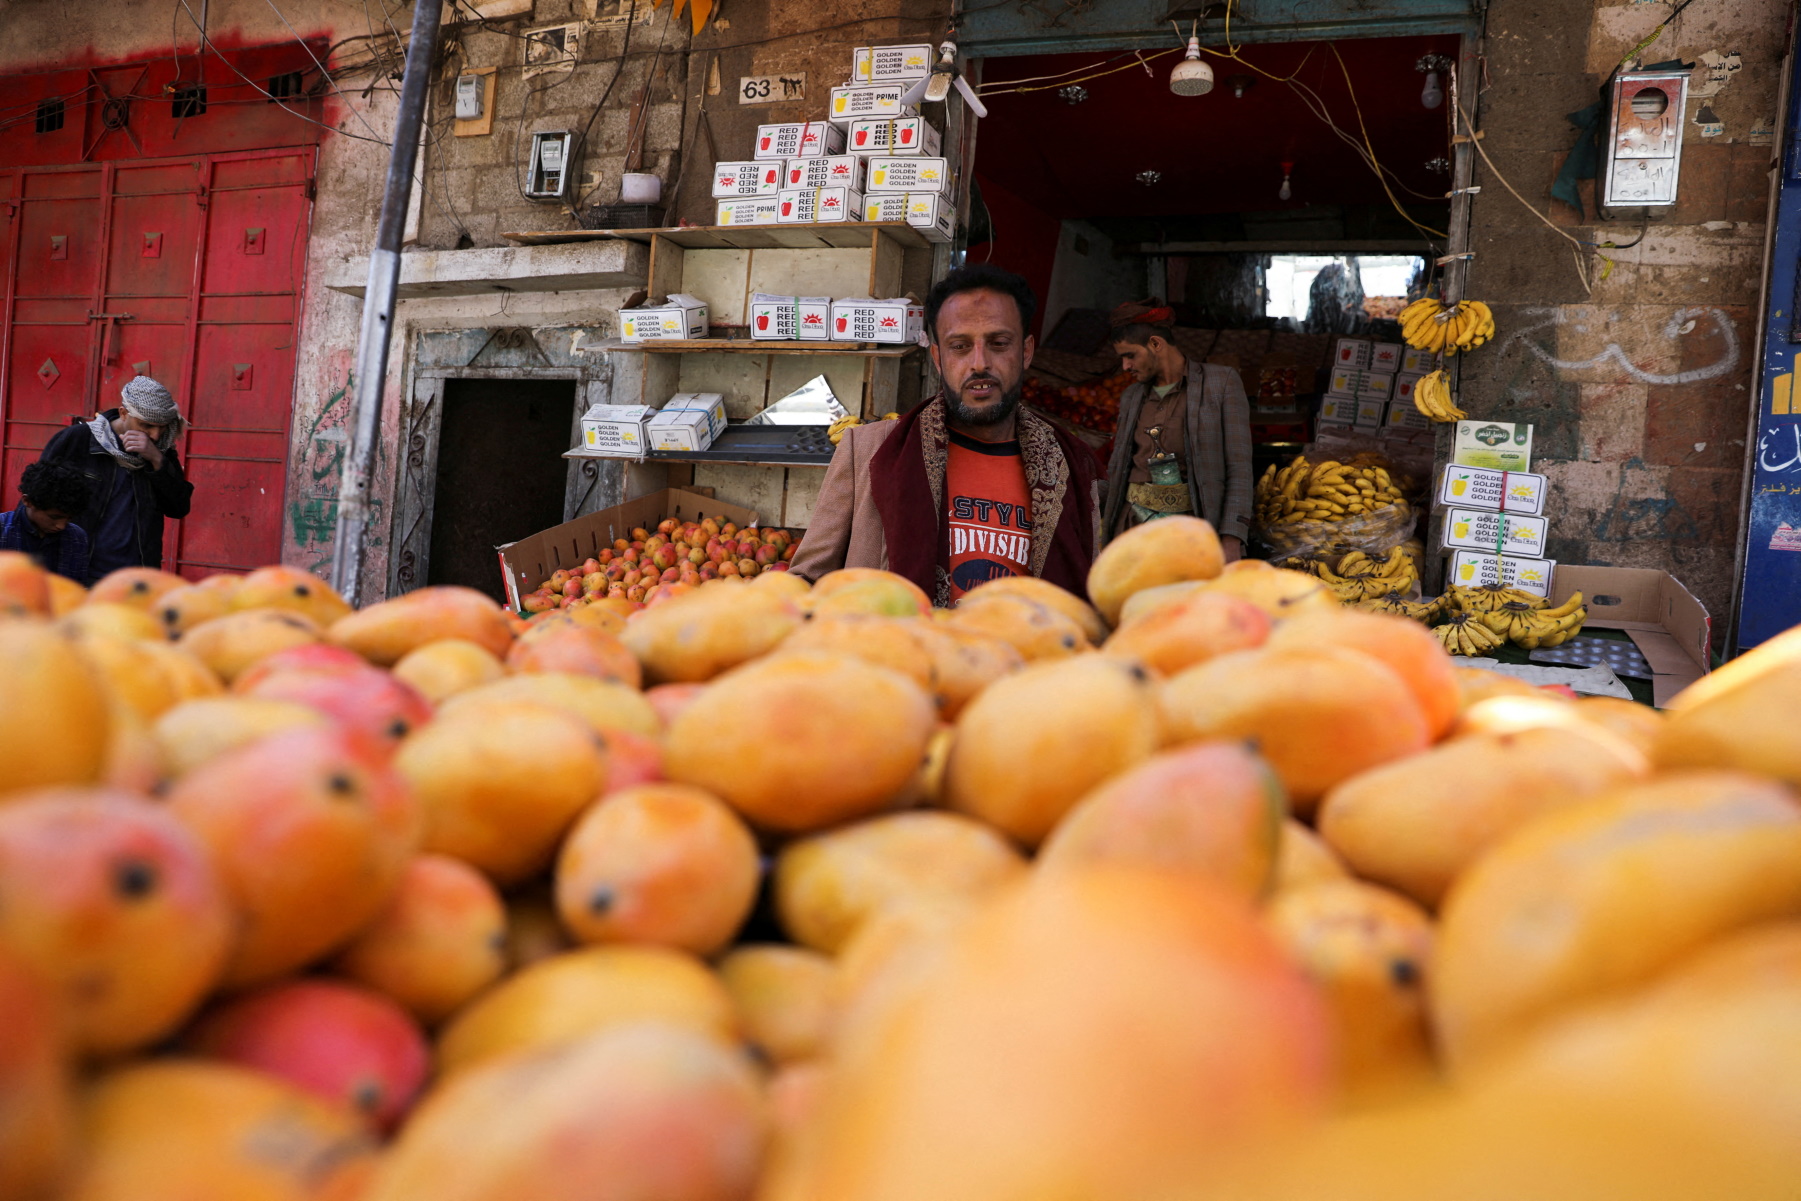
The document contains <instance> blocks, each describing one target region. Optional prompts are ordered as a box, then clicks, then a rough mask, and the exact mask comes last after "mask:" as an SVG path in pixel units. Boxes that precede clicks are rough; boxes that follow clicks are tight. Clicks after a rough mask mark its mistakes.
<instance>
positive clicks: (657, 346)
mask: <svg viewBox="0 0 1801 1201" xmlns="http://www.w3.org/2000/svg"><path fill="white" fill-rule="evenodd" d="M600 349H603V350H635V351H642V352H644V353H645V354H854V355H862V356H864V357H865V358H872V359H900V358H905V357H906V356H907V355H910V354H912V353H913V352H914V351H916V350H922V349H924V348H923V347H921V346H919V345H918V344H917V343H913V342H908V343H906V344H905V345H894V346H891V345H880V344H873V343H867V342H776V341H770V340H765V341H761V342H758V341H753V340H751V339H749V338H654V339H652V340H651V341H649V342H603V343H601V344H600Z"/></svg>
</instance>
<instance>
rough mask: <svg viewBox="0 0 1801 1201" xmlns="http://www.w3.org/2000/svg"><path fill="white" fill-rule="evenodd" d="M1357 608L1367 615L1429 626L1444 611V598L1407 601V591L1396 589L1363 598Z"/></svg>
mask: <svg viewBox="0 0 1801 1201" xmlns="http://www.w3.org/2000/svg"><path fill="white" fill-rule="evenodd" d="M1357 608H1359V609H1362V610H1364V611H1365V612H1368V613H1386V614H1389V615H1390V616H1394V617H1409V618H1412V619H1413V620H1414V621H1419V622H1424V623H1425V624H1426V625H1431V624H1432V623H1433V622H1435V621H1437V620H1438V619H1439V617H1440V616H1441V615H1442V614H1443V613H1444V611H1445V598H1444V597H1442V596H1434V597H1428V598H1426V599H1425V600H1408V599H1407V590H1406V589H1401V588H1397V589H1395V590H1394V591H1392V592H1385V593H1378V594H1376V595H1374V596H1365V597H1364V598H1363V599H1362V600H1360V601H1358V602H1357Z"/></svg>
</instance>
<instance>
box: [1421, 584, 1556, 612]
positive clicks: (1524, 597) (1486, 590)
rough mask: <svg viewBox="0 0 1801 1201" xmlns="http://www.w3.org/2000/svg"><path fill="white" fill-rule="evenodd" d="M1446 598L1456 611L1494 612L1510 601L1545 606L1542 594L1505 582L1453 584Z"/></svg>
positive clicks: (1446, 593) (1536, 607) (1538, 607)
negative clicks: (1508, 584) (1470, 586)
mask: <svg viewBox="0 0 1801 1201" xmlns="http://www.w3.org/2000/svg"><path fill="white" fill-rule="evenodd" d="M1445 599H1446V601H1447V602H1448V603H1449V604H1450V607H1451V608H1452V609H1453V610H1454V611H1456V612H1460V613H1492V612H1494V611H1495V610H1497V609H1499V608H1501V606H1503V605H1506V604H1510V603H1512V604H1522V605H1527V606H1530V607H1531V608H1534V609H1542V608H1544V607H1545V600H1544V598H1543V597H1542V596H1534V595H1532V593H1530V592H1527V591H1526V590H1525V589H1524V588H1509V587H1507V586H1506V585H1505V584H1477V585H1476V586H1475V587H1473V588H1467V587H1464V586H1463V585H1461V584H1453V585H1452V586H1451V587H1450V588H1449V589H1448V590H1447V591H1446V592H1445Z"/></svg>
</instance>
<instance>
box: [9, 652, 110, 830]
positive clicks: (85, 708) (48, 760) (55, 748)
mask: <svg viewBox="0 0 1801 1201" xmlns="http://www.w3.org/2000/svg"><path fill="white" fill-rule="evenodd" d="M0 663H3V664H5V665H6V666H5V672H6V686H5V687H4V688H0V764H3V765H4V767H0V802H3V801H4V798H5V797H6V795H7V794H8V793H11V792H15V791H19V792H22V791H25V790H26V789H31V788H42V787H45V786H47V785H52V784H90V783H93V782H94V781H96V780H98V779H99V778H100V772H101V768H102V766H103V765H104V762H105V758H106V746H107V727H108V721H109V718H108V716H107V701H106V694H105V692H104V690H103V688H102V686H101V681H100V680H99V679H98V678H97V677H96V676H95V674H94V671H93V669H92V668H90V667H89V666H88V664H87V661H86V660H84V659H83V658H82V656H81V652H80V651H79V650H78V649H77V648H76V646H75V643H74V641H73V640H72V639H71V638H70V637H68V636H67V635H66V634H63V633H62V632H60V631H58V630H56V629H55V628H53V627H52V626H50V625H48V624H45V623H42V622H37V621H9V620H0Z"/></svg>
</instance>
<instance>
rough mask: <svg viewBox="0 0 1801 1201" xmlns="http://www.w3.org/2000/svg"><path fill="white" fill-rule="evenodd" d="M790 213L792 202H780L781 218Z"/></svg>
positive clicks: (792, 208)
mask: <svg viewBox="0 0 1801 1201" xmlns="http://www.w3.org/2000/svg"><path fill="white" fill-rule="evenodd" d="M792 212H794V202H793V201H792V200H784V201H782V216H784V217H786V216H788V215H789V214H791V213H792Z"/></svg>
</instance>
